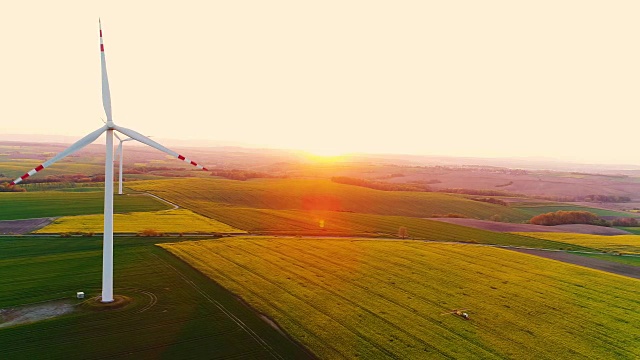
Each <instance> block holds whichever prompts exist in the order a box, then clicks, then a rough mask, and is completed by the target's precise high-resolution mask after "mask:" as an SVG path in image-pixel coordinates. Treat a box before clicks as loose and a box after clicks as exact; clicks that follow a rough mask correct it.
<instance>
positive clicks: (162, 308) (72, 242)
mask: <svg viewBox="0 0 640 360" xmlns="http://www.w3.org/2000/svg"><path fill="white" fill-rule="evenodd" d="M174 239H175V238H174ZM159 241H162V240H161V239H149V240H146V239H141V238H117V239H116V240H115V282H114V284H115V290H116V294H123V295H126V296H129V297H132V298H133V299H134V300H135V301H134V303H132V304H130V305H129V306H128V307H126V308H124V309H119V310H114V311H100V312H94V311H89V310H86V309H85V310H82V309H83V308H82V306H80V307H79V308H78V310H76V311H75V312H73V313H71V314H69V315H66V316H63V317H59V318H54V319H50V320H47V321H41V322H37V323H32V324H26V325H20V326H16V327H10V328H0V349H2V356H0V357H2V358H3V359H41V358H46V359H68V358H70V357H79V358H93V359H95V358H110V359H113V358H129V359H130V358H136V359H141V358H145V359H146V358H170V359H174V358H184V357H185V354H188V355H189V356H190V357H191V358H227V359H228V358H234V359H235V358H237V359H265V358H279V357H280V358H295V359H304V358H308V357H309V356H308V355H307V354H306V353H305V352H304V350H302V349H301V348H300V347H299V346H297V345H296V344H294V343H292V342H291V341H290V340H288V339H287V338H286V337H284V336H283V335H281V334H280V333H278V332H277V331H276V330H274V329H273V328H272V327H270V326H269V325H268V324H267V323H265V322H264V321H263V320H262V319H260V318H259V317H258V316H257V315H255V314H254V313H253V311H251V310H250V309H248V308H247V307H246V306H245V305H243V304H242V303H240V302H239V301H238V300H237V299H236V298H235V297H234V296H233V295H232V294H230V293H229V292H228V291H227V290H225V289H223V288H221V287H220V286H218V285H216V284H215V283H213V282H211V281H210V280H209V279H207V278H206V277H204V276H203V275H201V274H199V273H198V272H197V271H195V270H193V269H192V268H191V267H189V266H187V265H186V264H184V263H183V262H182V261H179V260H178V259H176V258H175V257H173V256H171V255H169V254H167V253H166V252H165V251H164V250H162V249H160V248H158V247H156V246H154V243H157V242H159ZM101 249H102V241H101V239H98V238H68V239H64V238H58V237H52V238H10V237H4V238H2V241H0V309H6V308H11V307H15V306H18V305H21V304H32V303H36V302H41V301H47V300H53V299H60V298H68V299H69V301H71V302H73V298H74V296H75V292H76V291H85V292H86V293H87V294H88V296H90V297H92V296H96V295H98V293H99V289H100V279H101V266H102V252H101ZM1 322H2V319H1V316H0V323H1Z"/></svg>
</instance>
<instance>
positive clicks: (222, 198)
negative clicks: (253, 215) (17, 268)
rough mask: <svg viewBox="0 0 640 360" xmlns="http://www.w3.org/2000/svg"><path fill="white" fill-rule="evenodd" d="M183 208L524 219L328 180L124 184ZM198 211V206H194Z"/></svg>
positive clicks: (501, 209)
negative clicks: (232, 208) (497, 216)
mask: <svg viewBox="0 0 640 360" xmlns="http://www.w3.org/2000/svg"><path fill="white" fill-rule="evenodd" d="M127 187H130V188H132V189H134V190H138V191H148V192H151V193H153V194H155V195H158V196H160V197H162V198H164V199H167V200H169V201H171V202H175V203H178V204H180V205H181V206H183V207H186V208H189V209H191V210H194V211H197V212H201V211H200V208H203V207H207V208H210V207H217V208H227V207H237V208H257V209H273V210H305V211H322V210H331V211H341V212H355V213H364V214H376V215H396V216H408V217H422V218H424V217H432V216H433V215H434V214H448V213H458V214H463V215H465V216H467V217H472V218H480V219H488V218H490V217H491V216H494V215H499V216H500V217H502V218H508V219H510V220H512V221H522V220H528V219H529V218H530V216H528V215H527V214H526V213H525V212H523V211H521V210H518V209H514V208H509V207H505V206H500V205H495V204H489V203H485V202H480V201H473V200H469V199H466V198H464V197H461V196H453V195H446V194H440V193H425V192H409V191H380V190H373V189H368V188H363V187H359V186H352V185H344V184H337V183H333V182H331V181H329V180H301V179H255V180H249V181H233V180H223V179H172V180H169V181H165V180H156V181H141V182H130V183H128V184H127ZM196 209H197V210H196Z"/></svg>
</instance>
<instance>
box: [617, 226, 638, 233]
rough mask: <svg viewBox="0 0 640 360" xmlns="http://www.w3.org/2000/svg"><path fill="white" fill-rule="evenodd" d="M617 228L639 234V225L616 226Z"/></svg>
mask: <svg viewBox="0 0 640 360" xmlns="http://www.w3.org/2000/svg"><path fill="white" fill-rule="evenodd" d="M616 227H617V228H618V229H621V230H624V231H628V232H630V233H632V234H635V235H640V227H625V226H616Z"/></svg>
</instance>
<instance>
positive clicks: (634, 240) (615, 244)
mask: <svg viewBox="0 0 640 360" xmlns="http://www.w3.org/2000/svg"><path fill="white" fill-rule="evenodd" d="M517 234H520V235H524V236H530V237H535V238H538V239H544V240H551V241H557V242H563V243H567V244H572V245H578V246H585V247H590V248H593V249H598V250H601V251H606V252H617V253H631V254H640V236H638V235H614V236H604V235H590V234H571V233H542V232H540V233H517Z"/></svg>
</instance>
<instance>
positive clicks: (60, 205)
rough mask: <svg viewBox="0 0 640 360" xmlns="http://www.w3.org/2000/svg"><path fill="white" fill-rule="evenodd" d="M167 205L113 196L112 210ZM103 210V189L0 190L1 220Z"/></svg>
mask: <svg viewBox="0 0 640 360" xmlns="http://www.w3.org/2000/svg"><path fill="white" fill-rule="evenodd" d="M168 208H169V206H168V205H167V204H165V203H163V202H161V201H158V200H156V199H154V198H152V197H150V196H142V195H140V196H133V195H128V196H115V197H114V211H115V212H117V213H125V212H133V211H158V210H166V209H168ZM103 211H104V193H102V192H77V193H75V192H60V191H46V192H33V193H29V192H25V193H0V220H16V219H30V218H38V217H52V216H71V215H85V214H100V213H102V212H103Z"/></svg>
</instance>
